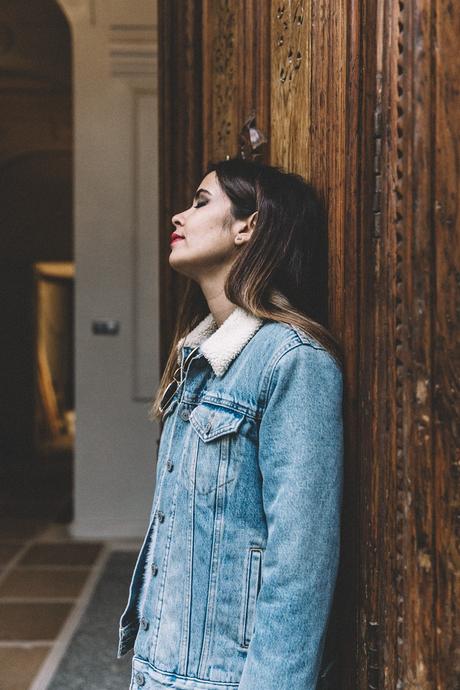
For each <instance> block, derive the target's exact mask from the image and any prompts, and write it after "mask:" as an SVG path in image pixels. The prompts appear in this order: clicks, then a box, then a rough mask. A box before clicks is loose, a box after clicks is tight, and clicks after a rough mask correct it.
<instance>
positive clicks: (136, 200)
mask: <svg viewBox="0 0 460 690" xmlns="http://www.w3.org/2000/svg"><path fill="white" fill-rule="evenodd" d="M58 2H59V4H60V5H61V7H62V9H63V10H64V12H65V13H66V16H67V17H68V20H69V23H70V25H71V28H72V40H73V83H74V88H73V95H74V156H75V158H74V161H75V162H74V170H75V190H74V194H75V197H74V198H75V244H74V248H75V261H76V283H75V285H76V291H75V292H76V304H75V307H76V323H75V329H76V343H75V350H76V361H75V366H76V389H75V394H76V419H77V421H76V444H75V484H74V487H75V520H74V523H73V525H72V533H73V534H74V536H76V537H80V538H110V537H139V536H141V535H142V534H143V532H144V529H145V527H146V521H147V518H148V512H149V510H150V506H151V501H152V497H153V491H154V477H155V461H156V448H157V443H156V441H157V437H158V433H159V430H158V425H157V424H153V423H152V422H150V421H149V420H148V418H147V411H148V407H149V401H150V399H151V398H152V396H153V393H154V390H155V389H156V387H157V386H158V382H159V337H158V328H159V298H158V292H159V284H158V210H157V209H158V204H157V200H158V151H157V112H158V107H157V89H156V81H157V75H156V72H157V34H156V3H155V2H153V0H58ZM101 319H102V320H103V319H107V320H115V321H118V322H119V332H118V334H116V335H96V334H94V333H93V331H92V323H93V321H94V320H101Z"/></svg>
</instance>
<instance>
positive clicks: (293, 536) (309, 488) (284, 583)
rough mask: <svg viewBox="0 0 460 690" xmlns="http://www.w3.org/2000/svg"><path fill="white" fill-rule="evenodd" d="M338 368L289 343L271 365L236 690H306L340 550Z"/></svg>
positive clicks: (312, 682)
mask: <svg viewBox="0 0 460 690" xmlns="http://www.w3.org/2000/svg"><path fill="white" fill-rule="evenodd" d="M342 388H343V383H342V371H341V369H340V367H339V365H337V364H336V362H335V360H334V359H333V357H332V355H330V354H329V353H328V352H327V351H326V350H324V349H320V348H316V347H314V346H311V345H308V344H299V345H295V346H293V347H292V348H291V349H290V350H288V351H287V352H285V353H284V354H282V355H281V357H280V358H279V359H278V361H277V362H276V363H275V365H274V366H273V367H272V372H271V375H270V379H269V381H268V382H267V394H266V401H267V402H266V405H265V409H264V410H263V414H262V419H261V422H260V429H259V466H260V471H261V474H262V492H263V507H264V511H265V515H266V520H267V543H266V548H265V553H264V555H263V561H262V577H261V586H260V590H259V593H258V597H257V601H256V607H255V618H254V631H253V635H252V638H251V641H250V643H249V647H248V651H247V657H246V661H245V664H244V667H243V673H242V676H241V679H240V683H239V686H238V688H239V690H315V688H316V684H317V680H318V676H319V671H320V668H321V666H320V665H321V660H322V659H321V657H322V653H323V649H324V644H325V637H326V631H327V626H328V618H329V614H330V611H331V608H332V600H333V594H334V590H335V584H336V576H337V571H338V563H339V552H340V523H341V519H340V513H341V506H342V485H343V422H342Z"/></svg>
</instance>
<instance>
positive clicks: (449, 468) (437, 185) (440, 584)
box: [430, 0, 460, 690]
mask: <svg viewBox="0 0 460 690" xmlns="http://www.w3.org/2000/svg"><path fill="white" fill-rule="evenodd" d="M430 14H431V23H432V24H431V26H432V50H431V51H430V52H431V54H432V55H433V56H434V65H433V69H434V71H435V74H436V78H435V82H434V88H432V92H431V93H432V98H433V100H434V105H435V118H433V119H432V125H431V126H432V142H433V150H432V179H433V186H432V197H431V203H432V206H431V213H432V217H433V224H432V252H433V253H432V267H431V270H432V281H433V291H434V295H433V301H434V304H435V313H434V319H433V352H432V362H433V364H432V367H433V374H434V381H433V383H432V396H433V403H434V404H433V423H432V428H433V439H432V453H433V465H434V482H435V484H434V504H435V508H436V516H435V523H434V533H435V540H436V543H435V548H436V552H435V555H436V562H435V570H434V573H433V576H434V577H435V587H436V602H435V620H434V621H433V623H434V626H433V633H432V634H434V635H435V640H436V658H437V664H436V676H435V682H436V687H439V688H443V689H444V688H445V689H446V690H454V689H455V688H458V687H460V438H459V436H460V434H459V427H458V420H459V418H460V378H459V377H460V373H459V372H460V342H459V341H460V212H459V199H460V170H459V165H460V163H459V161H460V84H459V80H460V77H459V75H460V51H459V50H458V37H459V35H460V12H459V9H458V6H456V5H455V4H453V3H452V2H449V0H437V2H433V6H432V11H431V13H430ZM432 86H433V83H432Z"/></svg>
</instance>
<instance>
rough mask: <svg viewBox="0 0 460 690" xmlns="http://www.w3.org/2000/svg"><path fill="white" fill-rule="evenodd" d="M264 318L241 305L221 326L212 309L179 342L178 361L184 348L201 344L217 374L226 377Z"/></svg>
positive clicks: (200, 347)
mask: <svg viewBox="0 0 460 690" xmlns="http://www.w3.org/2000/svg"><path fill="white" fill-rule="evenodd" d="M262 324H263V319H261V318H259V317H258V316H254V314H251V313H250V312H248V311H247V310H246V309H243V308H242V307H240V306H237V307H235V309H234V310H233V311H232V313H231V314H230V316H228V317H227V318H226V319H225V321H224V322H223V323H222V324H221V325H220V326H219V327H217V322H216V321H215V319H214V317H213V315H212V313H211V312H209V314H208V315H207V316H205V318H204V319H203V320H202V321H200V323H199V324H198V325H197V326H195V328H193V329H192V330H191V331H190V332H189V333H188V334H187V335H186V336H184V337H183V338H181V339H180V340H179V342H178V343H177V361H178V363H180V361H181V348H182V347H197V346H199V350H200V352H201V353H202V354H203V355H204V356H205V357H206V359H207V360H208V362H209V363H210V365H211V367H212V369H213V371H214V373H215V374H216V376H222V375H223V374H225V372H226V371H227V368H228V367H229V365H230V363H231V362H232V361H233V360H234V358H235V357H236V356H237V355H238V354H239V353H240V352H241V350H242V349H243V347H244V346H245V345H246V343H248V342H249V340H250V339H251V338H252V336H253V335H254V334H255V332H256V331H257V330H258V329H259V328H260V327H261V326H262Z"/></svg>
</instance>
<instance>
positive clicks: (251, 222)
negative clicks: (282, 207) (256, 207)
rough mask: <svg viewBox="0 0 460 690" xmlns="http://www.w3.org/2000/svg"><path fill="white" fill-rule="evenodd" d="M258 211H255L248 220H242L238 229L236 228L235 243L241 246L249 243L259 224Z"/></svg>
mask: <svg viewBox="0 0 460 690" xmlns="http://www.w3.org/2000/svg"><path fill="white" fill-rule="evenodd" d="M257 215H258V211H254V212H253V213H251V215H250V216H248V217H247V218H246V220H241V221H239V222H238V227H237V228H235V230H236V233H235V243H236V244H241V242H247V241H248V240H249V239H250V238H251V235H252V232H253V230H254V228H255V227H256V223H257Z"/></svg>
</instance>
